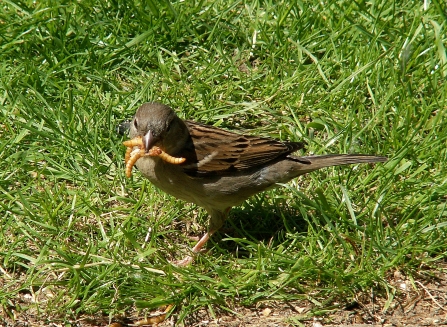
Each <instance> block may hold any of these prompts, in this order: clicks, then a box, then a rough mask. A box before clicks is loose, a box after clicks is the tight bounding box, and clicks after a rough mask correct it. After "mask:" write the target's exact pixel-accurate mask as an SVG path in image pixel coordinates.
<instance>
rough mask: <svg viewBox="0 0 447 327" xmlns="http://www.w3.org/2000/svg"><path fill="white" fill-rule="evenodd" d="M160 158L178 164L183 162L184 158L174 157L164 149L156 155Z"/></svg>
mask: <svg viewBox="0 0 447 327" xmlns="http://www.w3.org/2000/svg"><path fill="white" fill-rule="evenodd" d="M158 156H159V157H160V158H161V159H163V160H164V161H166V162H167V163H170V164H173V165H179V164H181V163H184V162H185V160H186V158H176V157H173V156H171V155H169V154H167V153H166V152H164V151H161V153H160V154H159V155H158Z"/></svg>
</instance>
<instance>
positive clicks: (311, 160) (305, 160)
mask: <svg viewBox="0 0 447 327" xmlns="http://www.w3.org/2000/svg"><path fill="white" fill-rule="evenodd" d="M289 158H290V159H292V160H296V161H298V162H300V163H301V164H302V166H301V167H302V169H303V168H304V170H305V171H306V172H311V171H314V170H317V169H320V168H324V167H331V166H341V165H351V164H356V163H374V162H385V161H387V160H388V158H387V157H382V156H374V155H367V154H325V155H320V156H307V157H292V156H291V157H289ZM306 168H307V169H306Z"/></svg>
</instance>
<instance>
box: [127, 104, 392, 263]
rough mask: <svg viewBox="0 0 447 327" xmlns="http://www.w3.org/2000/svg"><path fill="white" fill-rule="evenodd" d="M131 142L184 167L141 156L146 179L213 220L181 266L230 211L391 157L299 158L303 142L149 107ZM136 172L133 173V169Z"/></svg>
mask: <svg viewBox="0 0 447 327" xmlns="http://www.w3.org/2000/svg"><path fill="white" fill-rule="evenodd" d="M129 136H130V138H131V139H134V138H138V140H139V142H140V144H142V147H141V149H142V150H139V151H143V154H144V153H149V151H150V150H151V149H152V148H153V147H158V148H159V149H161V150H162V151H164V152H165V153H167V154H168V155H170V156H172V157H176V158H182V160H178V162H181V163H170V162H167V161H165V160H163V159H162V158H161V157H159V156H152V155H142V156H141V157H140V156H139V157H138V158H139V159H138V160H137V161H136V163H135V165H136V166H137V168H138V170H139V171H140V172H141V174H142V175H143V176H144V177H146V178H147V179H149V181H150V182H151V183H152V184H154V185H155V186H156V187H158V188H160V189H161V190H163V191H164V192H166V193H168V194H170V195H173V196H174V197H176V198H178V199H181V200H184V201H187V202H192V203H195V204H197V205H198V206H201V207H203V208H204V209H205V210H206V211H207V212H208V214H209V216H210V221H209V226H208V231H207V232H206V233H205V235H204V236H203V237H202V238H201V239H200V240H199V241H198V243H197V244H196V245H195V246H194V247H193V248H192V250H191V252H192V253H191V255H188V256H187V257H185V258H184V259H182V260H180V261H176V262H175V264H176V265H178V266H187V265H189V264H191V263H192V262H193V260H194V256H195V255H196V254H197V253H199V252H200V251H201V250H202V248H203V247H204V245H205V244H206V242H207V241H208V240H209V238H210V237H211V235H213V234H214V233H215V232H216V231H217V230H219V228H221V227H222V225H223V223H224V221H225V219H226V218H227V216H228V212H229V211H230V209H231V207H233V206H237V205H240V204H241V203H242V202H243V201H245V200H246V199H248V198H249V197H250V196H252V195H254V194H256V193H259V192H262V191H265V190H268V189H271V188H274V187H277V186H279V185H278V184H279V183H286V182H288V181H290V180H291V179H293V178H295V177H297V176H301V175H303V174H307V173H309V172H312V171H314V170H317V169H320V168H324V167H330V166H339V165H348V164H357V163H375V162H385V161H387V157H384V156H374V155H363V154H326V155H315V156H304V157H302V156H296V155H293V153H294V152H296V151H298V150H301V149H304V146H305V143H304V142H282V141H278V140H275V139H272V138H266V137H258V136H250V135H241V134H238V133H233V132H230V131H227V130H224V129H221V128H217V127H213V126H208V125H204V124H200V123H197V122H194V121H190V120H186V121H183V120H182V119H180V118H179V117H178V116H177V115H176V113H175V112H174V110H172V109H171V108H170V107H168V106H166V105H164V104H161V103H156V102H152V103H145V104H143V105H142V106H141V107H139V108H138V110H137V112H136V114H135V116H134V118H133V119H132V121H131V122H130V133H129ZM130 168H132V167H130Z"/></svg>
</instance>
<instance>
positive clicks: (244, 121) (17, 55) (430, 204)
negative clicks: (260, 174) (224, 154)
mask: <svg viewBox="0 0 447 327" xmlns="http://www.w3.org/2000/svg"><path fill="white" fill-rule="evenodd" d="M445 19H446V13H445V10H444V9H442V5H441V2H440V1H433V2H431V3H429V5H428V8H426V10H425V9H424V8H423V6H422V4H421V3H420V2H411V1H410V2H405V1H404V2H392V1H370V2H346V1H335V0H330V1H327V2H324V3H323V2H321V1H306V2H305V3H303V2H296V3H295V2H288V1H252V2H250V1H242V0H239V1H207V0H204V1H185V2H168V1H165V2H160V3H158V2H155V1H148V2H139V1H136V2H133V3H129V2H126V1H94V0H85V1H76V2H71V1H50V0H46V1H38V2H35V1H27V0H24V1H20V2H14V1H5V2H4V3H3V4H2V9H1V11H0V47H1V51H0V91H1V93H0V117H1V120H0V125H1V129H0V149H1V151H0V162H1V164H0V165H1V166H0V167H1V169H0V216H1V217H2V223H1V224H0V276H1V277H0V284H1V288H0V308H1V309H0V312H2V311H3V313H4V316H5V317H7V318H4V319H13V318H14V317H15V318H14V319H16V320H17V319H20V317H22V316H25V315H28V316H32V317H34V318H33V319H35V320H36V321H46V322H61V323H64V324H65V325H69V324H75V322H74V321H76V319H78V318H79V317H84V316H94V315H95V314H97V313H98V312H99V313H100V314H101V315H104V316H108V317H110V319H111V320H113V319H115V318H116V317H119V316H120V315H126V314H134V313H135V311H136V312H137V314H138V315H140V316H141V315H144V313H145V312H146V311H145V309H154V308H157V307H159V306H160V305H162V304H168V303H174V304H175V311H174V314H175V315H176V319H177V322H178V324H180V325H181V324H186V325H188V321H189V323H190V322H191V319H192V318H191V317H193V316H194V313H195V312H196V311H198V310H201V309H206V310H208V312H209V314H210V315H211V317H216V316H217V317H219V316H220V315H223V314H225V313H227V314H228V313H230V314H231V313H233V312H235V311H237V310H236V308H239V307H247V308H254V307H256V306H258V305H260V304H265V303H267V304H268V303H276V302H282V303H284V302H293V301H301V302H300V303H309V304H310V305H311V309H310V310H309V311H308V312H306V313H305V314H304V315H301V316H300V317H298V318H297V317H295V318H293V319H292V320H290V321H289V322H290V323H291V324H292V325H294V326H295V325H296V326H300V325H301V324H302V323H304V322H305V321H307V320H309V319H312V318H313V317H317V316H323V317H325V316H327V314H328V313H330V312H333V311H334V310H338V309H341V308H343V307H345V306H346V305H348V304H350V303H353V302H356V301H359V298H360V297H361V295H368V294H371V293H372V292H373V293H374V294H377V297H378V298H381V299H384V301H385V302H384V303H385V304H384V305H383V307H382V309H383V311H386V310H387V309H388V308H389V307H390V305H391V304H392V303H393V301H394V300H395V298H396V297H398V296H399V294H400V293H399V292H401V290H399V289H398V288H397V287H396V286H395V285H394V284H393V283H392V282H391V278H390V276H391V275H392V274H393V273H394V272H396V271H399V272H402V273H403V274H404V275H405V276H407V277H408V278H409V279H410V280H416V279H418V280H425V279H429V278H430V277H432V276H434V275H436V273H437V271H439V270H441V269H443V268H442V267H445V260H446V251H447V241H446V240H447V228H446V227H447V223H446V221H447V220H446V218H447V210H446V194H447V167H446V162H447V150H446V149H447V147H446V145H447V114H446V112H447V101H446V96H447V83H446V75H447V59H446V50H445V46H446V43H447V38H446V25H445V24H444V23H443V22H445ZM146 101H160V102H163V103H165V104H168V105H170V106H172V107H173V108H175V110H176V112H177V113H178V114H179V115H180V116H181V117H182V118H188V119H194V120H197V121H200V122H203V123H208V124H213V125H215V126H220V127H223V128H229V129H233V130H239V131H241V132H242V131H245V132H247V133H251V134H260V135H266V136H271V137H276V138H279V139H282V140H305V141H306V142H307V143H308V147H307V150H306V153H315V154H320V153H348V152H351V153H354V152H357V153H374V154H383V155H388V156H389V158H390V160H389V161H388V162H387V163H386V164H383V165H382V164H379V165H376V166H368V165H361V166H356V167H344V168H331V169H325V170H322V171H319V172H315V173H312V174H310V175H307V176H306V177H303V178H300V179H297V180H294V181H292V182H290V183H288V184H287V185H285V186H284V187H283V188H279V189H276V190H274V191H268V192H266V193H263V194H260V195H258V196H256V197H253V198H252V199H250V200H249V201H247V202H246V203H244V204H243V205H242V206H241V207H239V208H235V209H234V210H233V211H232V213H231V214H230V217H231V219H230V220H229V221H228V222H227V223H226V225H225V228H224V230H223V231H222V232H221V233H220V234H219V235H217V237H215V238H213V241H212V243H211V244H210V245H209V246H208V248H209V249H210V250H211V251H210V253H208V254H204V255H201V256H199V257H198V259H197V261H196V262H195V264H194V265H193V266H191V267H188V268H186V269H179V268H177V267H174V266H172V265H170V264H169V260H173V259H174V258H179V257H181V256H182V255H183V254H184V253H186V252H187V249H188V248H189V247H191V245H192V244H193V243H192V242H191V241H189V240H188V239H187V237H186V236H187V235H201V234H202V233H203V232H204V230H205V226H206V219H207V215H206V213H205V212H204V211H203V210H202V209H200V208H197V207H195V206H194V205H192V204H186V203H183V202H181V201H178V200H176V199H174V198H172V197H170V196H168V195H166V194H164V193H163V192H161V191H159V190H157V189H156V188H155V187H153V186H152V185H151V184H150V183H149V182H148V181H146V180H144V179H143V178H141V176H140V174H139V173H138V172H136V171H135V172H134V174H133V177H132V178H131V179H126V178H125V176H124V167H123V156H124V148H123V147H122V146H121V142H122V141H123V137H122V136H120V135H118V134H117V133H116V126H117V125H118V124H119V123H120V122H121V121H123V120H125V119H128V118H131V117H132V115H133V114H134V112H135V110H136V108H137V107H138V106H139V105H140V104H142V103H144V102H146ZM413 285H414V287H415V288H416V287H417V284H414V283H413ZM25 295H26V296H31V297H32V299H33V300H32V301H23V296H25ZM17 317H19V318H17ZM2 319H3V318H0V321H2ZM188 319H189V320H188Z"/></svg>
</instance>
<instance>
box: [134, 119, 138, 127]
mask: <svg viewBox="0 0 447 327" xmlns="http://www.w3.org/2000/svg"><path fill="white" fill-rule="evenodd" d="M133 126H134V127H135V128H138V122H137V119H136V118H135V119H134V120H133Z"/></svg>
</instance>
